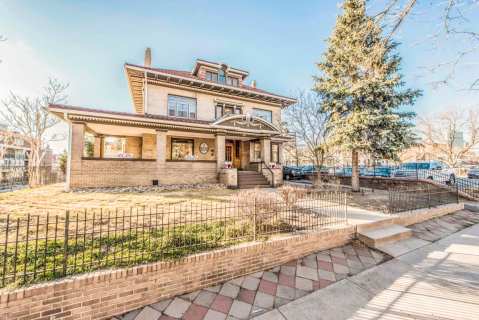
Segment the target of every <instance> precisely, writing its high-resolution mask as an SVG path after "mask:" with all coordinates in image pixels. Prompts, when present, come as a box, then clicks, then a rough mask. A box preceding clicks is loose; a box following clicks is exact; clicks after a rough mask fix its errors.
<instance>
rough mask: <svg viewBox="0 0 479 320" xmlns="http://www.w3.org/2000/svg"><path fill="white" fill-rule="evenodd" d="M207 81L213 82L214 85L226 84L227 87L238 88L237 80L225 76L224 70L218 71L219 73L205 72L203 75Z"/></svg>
mask: <svg viewBox="0 0 479 320" xmlns="http://www.w3.org/2000/svg"><path fill="white" fill-rule="evenodd" d="M205 77H206V80H207V81H213V82H216V83H222V84H227V85H229V86H234V87H238V86H239V79H238V78H234V77H229V76H226V74H225V71H224V70H219V72H218V73H217V72H211V71H206V74H205Z"/></svg>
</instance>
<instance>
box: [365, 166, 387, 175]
mask: <svg viewBox="0 0 479 320" xmlns="http://www.w3.org/2000/svg"><path fill="white" fill-rule="evenodd" d="M392 172H393V169H392V168H391V167H386V166H380V167H369V168H368V169H366V171H365V172H364V175H365V176H367V177H390V176H391V174H392Z"/></svg>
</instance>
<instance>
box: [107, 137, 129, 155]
mask: <svg viewBox="0 0 479 320" xmlns="http://www.w3.org/2000/svg"><path fill="white" fill-rule="evenodd" d="M103 157H104V158H132V155H131V154H128V153H126V138H121V137H105V138H104V147H103Z"/></svg>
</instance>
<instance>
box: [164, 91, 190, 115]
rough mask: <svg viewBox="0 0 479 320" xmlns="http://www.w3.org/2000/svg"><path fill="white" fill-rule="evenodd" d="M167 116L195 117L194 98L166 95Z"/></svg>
mask: <svg viewBox="0 0 479 320" xmlns="http://www.w3.org/2000/svg"><path fill="white" fill-rule="evenodd" d="M168 116H170V117H180V118H190V119H196V99H193V98H187V97H181V96H174V95H168Z"/></svg>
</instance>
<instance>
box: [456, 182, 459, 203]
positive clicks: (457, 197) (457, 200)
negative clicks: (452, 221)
mask: <svg viewBox="0 0 479 320" xmlns="http://www.w3.org/2000/svg"><path fill="white" fill-rule="evenodd" d="M456 203H459V184H458V183H457V181H456Z"/></svg>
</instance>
